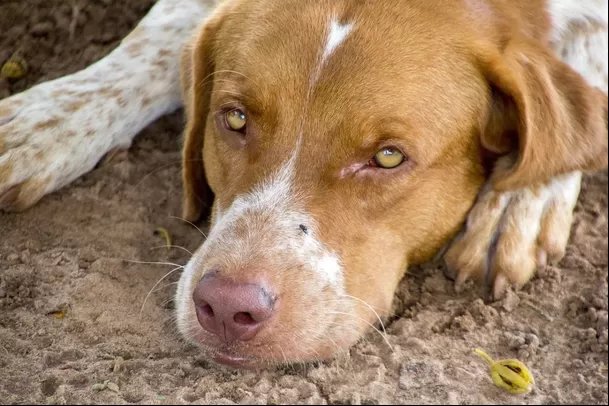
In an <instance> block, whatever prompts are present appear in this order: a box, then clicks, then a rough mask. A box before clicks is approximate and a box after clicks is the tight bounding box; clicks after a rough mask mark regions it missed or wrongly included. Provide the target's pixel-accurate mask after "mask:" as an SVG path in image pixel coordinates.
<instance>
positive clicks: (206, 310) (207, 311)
mask: <svg viewBox="0 0 609 406" xmlns="http://www.w3.org/2000/svg"><path fill="white" fill-rule="evenodd" d="M201 313H203V315H204V316H205V317H209V318H213V317H214V309H213V308H212V307H211V306H210V305H208V304H206V305H205V306H202V307H201Z"/></svg>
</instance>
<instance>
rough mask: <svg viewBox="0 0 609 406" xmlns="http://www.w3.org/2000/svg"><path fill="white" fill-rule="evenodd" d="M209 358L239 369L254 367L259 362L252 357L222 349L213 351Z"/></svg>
mask: <svg viewBox="0 0 609 406" xmlns="http://www.w3.org/2000/svg"><path fill="white" fill-rule="evenodd" d="M211 359H212V361H214V362H216V363H218V364H221V365H225V366H228V367H232V368H239V369H254V368H256V367H257V366H259V365H260V364H261V363H260V362H259V361H257V360H255V359H254V358H251V357H247V356H244V355H238V354H235V353H233V352H231V351H223V350H219V351H215V352H213V353H212V354H211Z"/></svg>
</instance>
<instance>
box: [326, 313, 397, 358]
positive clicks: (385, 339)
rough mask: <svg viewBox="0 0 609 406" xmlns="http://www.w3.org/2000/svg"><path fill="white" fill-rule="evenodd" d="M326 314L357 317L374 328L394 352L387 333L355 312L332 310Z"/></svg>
mask: <svg viewBox="0 0 609 406" xmlns="http://www.w3.org/2000/svg"><path fill="white" fill-rule="evenodd" d="M328 314H337V315H343V316H348V317H354V318H357V319H359V320H361V321H363V322H364V323H366V324H367V325H369V326H370V327H372V328H373V329H374V331H376V332H377V333H379V334H380V335H381V337H382V338H383V340H384V341H385V343H386V344H387V346H388V347H389V349H390V350H391V351H392V352H395V350H394V349H393V346H392V345H391V343H390V342H389V339H388V338H387V335H386V334H385V333H383V332H382V331H381V330H379V329H378V328H376V327H375V326H374V324H372V323H370V322H369V321H367V320H366V319H364V318H362V317H359V316H358V315H355V314H351V313H346V312H337V311H333V312H329V313H328Z"/></svg>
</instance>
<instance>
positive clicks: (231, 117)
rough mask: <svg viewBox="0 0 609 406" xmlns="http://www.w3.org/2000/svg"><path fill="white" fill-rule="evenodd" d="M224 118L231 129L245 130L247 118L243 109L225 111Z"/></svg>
mask: <svg viewBox="0 0 609 406" xmlns="http://www.w3.org/2000/svg"><path fill="white" fill-rule="evenodd" d="M224 119H225V121H226V125H227V127H228V129H229V130H232V131H238V132H244V131H245V125H246V124H247V119H246V117H245V113H244V112H243V110H240V109H234V110H231V111H228V112H226V113H224Z"/></svg>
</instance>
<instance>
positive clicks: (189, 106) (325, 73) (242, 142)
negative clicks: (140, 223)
mask: <svg viewBox="0 0 609 406" xmlns="http://www.w3.org/2000/svg"><path fill="white" fill-rule="evenodd" d="M199 24H201V25H200V27H199V28H196V27H197V26H198V25H199ZM195 28H196V29H195ZM193 29H194V36H192V35H189V33H190V32H191V31H193ZM183 45H185V46H183ZM180 55H181V58H180ZM180 59H181V83H182V86H181V92H180V85H179V82H180V80H179V74H178V72H179V70H180V69H179V66H178V65H179V63H180ZM180 93H181V94H182V97H183V101H184V106H185V110H186V113H187V118H188V124H187V128H186V132H185V140H184V149H183V167H184V170H183V182H184V217H185V218H186V219H187V220H190V221H197V220H200V219H202V218H205V217H206V216H207V215H208V209H210V207H211V228H210V233H209V236H208V238H207V240H206V241H205V242H204V244H203V245H202V246H201V247H200V248H199V249H198V250H197V252H196V253H195V254H194V256H193V257H192V259H191V260H190V261H189V263H188V264H187V266H186V267H185V270H184V272H183V275H182V277H181V279H180V283H179V286H178V289H177V293H176V304H177V320H178V326H179V328H180V330H181V332H182V333H183V335H184V337H185V338H186V339H188V340H189V341H192V342H195V343H197V344H200V345H201V346H202V347H203V348H204V349H205V350H206V351H207V352H208V353H209V354H210V356H211V357H212V358H213V359H215V360H216V361H218V362H222V363H226V364H231V365H235V366H241V367H258V366H264V365H268V364H275V363H284V362H296V361H298V362H302V361H308V360H313V359H321V358H328V357H332V356H333V355H334V354H335V353H336V352H338V351H341V350H343V349H346V348H348V347H349V346H351V345H352V344H353V343H355V342H356V341H357V340H358V339H359V338H360V337H361V335H362V334H363V333H364V332H365V331H366V330H367V329H368V328H370V325H371V324H373V323H375V322H376V320H377V316H379V315H380V316H381V317H384V316H387V315H388V313H389V311H390V309H391V304H392V300H393V296H394V292H395V289H396V287H397V285H398V282H399V281H400V279H401V278H402V276H403V275H404V273H405V271H406V269H407V267H408V266H409V265H413V264H420V263H422V262H425V261H427V260H429V259H430V258H432V257H433V256H434V255H436V254H437V253H438V252H440V251H441V249H442V248H443V247H445V246H446V245H447V244H449V243H451V242H452V244H451V245H450V247H449V249H448V251H447V253H446V257H445V258H446V262H447V266H448V269H449V270H451V272H452V277H454V278H456V280H457V284H462V283H463V282H464V281H465V280H466V279H468V278H474V279H478V280H481V281H483V282H485V283H488V284H489V285H490V286H491V288H492V291H493V294H494V295H495V296H499V295H500V294H501V293H502V292H503V291H504V290H505V289H506V288H507V287H508V286H510V285H512V286H516V287H519V286H522V285H523V284H525V283H526V282H527V281H528V280H529V279H530V278H531V277H532V275H533V273H534V271H535V269H536V268H537V267H538V266H543V265H544V264H545V263H546V261H548V260H551V261H556V260H559V259H560V258H561V257H562V255H563V254H564V250H565V246H566V244H567V240H568V237H569V229H570V225H571V220H572V212H573V208H574V206H575V203H576V200H577V196H578V194H579V187H580V179H581V171H594V170H599V169H603V168H606V167H607V1H606V0H605V1H602V0H588V1H581V0H514V1H509V2H508V1H503V0H226V1H222V2H220V4H218V5H215V4H211V2H205V1H201V0H159V1H158V2H157V4H156V5H155V6H154V7H153V9H152V10H151V11H150V13H149V14H148V15H147V16H146V17H145V18H144V19H143V20H142V21H141V22H140V24H139V25H138V27H137V28H136V29H135V30H134V31H133V32H132V33H131V34H130V35H129V36H128V37H126V38H125V40H124V41H123V42H122V43H121V45H120V46H119V47H118V48H117V49H116V50H114V51H113V52H112V53H111V54H110V55H108V56H107V57H106V58H104V59H102V60H101V61H99V62H98V63H96V64H94V65H92V66H90V67H89V68H87V69H85V70H83V71H81V72H78V73H76V74H74V75H71V76H66V77H64V78H61V79H58V80H56V81H52V82H47V83H43V84H41V85H38V86H36V87H34V88H32V89H30V90H28V91H26V92H24V93H22V94H19V95H16V96H13V97H11V98H9V99H6V100H4V101H2V102H0V208H4V209H14V210H22V209H25V208H27V207H30V206H31V205H32V204H34V203H35V202H36V201H37V200H39V199H40V198H41V197H42V196H43V195H45V194H46V193H49V192H51V191H53V190H56V189H58V188H59V187H61V186H63V185H66V184H68V183H69V182H70V181H72V180H73V179H75V178H76V177H78V176H80V175H82V174H83V173H85V172H87V171H88V170H90V169H91V168H92V167H93V166H94V165H95V164H96V162H97V161H98V160H99V159H100V158H101V157H102V156H103V155H104V154H105V153H107V152H108V151H110V150H112V149H115V148H126V147H128V146H129V145H130V143H131V140H132V139H133V136H134V135H135V134H136V133H137V132H138V131H139V130H140V129H141V128H143V127H144V126H145V125H147V124H148V123H150V122H151V121H152V120H153V119H155V118H157V117H158V116H160V115H162V114H165V113H167V112H169V111H171V110H174V109H175V108H177V107H179V106H180V105H181V103H180ZM487 175H488V176H487ZM212 201H213V206H210V205H211V203H212ZM464 223H465V228H464V229H463V232H461V233H459V231H460V230H461V229H462V227H463V225H464ZM458 233H459V234H458ZM455 236H456V237H455Z"/></svg>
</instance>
